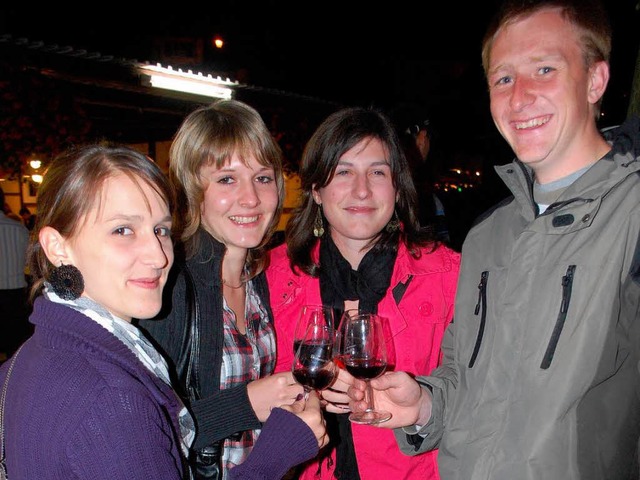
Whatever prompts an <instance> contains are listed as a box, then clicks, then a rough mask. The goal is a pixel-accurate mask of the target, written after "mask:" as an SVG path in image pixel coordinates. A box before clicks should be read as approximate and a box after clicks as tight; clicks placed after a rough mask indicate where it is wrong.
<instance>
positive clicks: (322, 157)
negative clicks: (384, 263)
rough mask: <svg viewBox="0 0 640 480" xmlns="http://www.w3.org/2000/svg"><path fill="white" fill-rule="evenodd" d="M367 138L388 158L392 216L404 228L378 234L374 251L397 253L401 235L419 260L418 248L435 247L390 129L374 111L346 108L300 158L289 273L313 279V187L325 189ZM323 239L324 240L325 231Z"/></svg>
mask: <svg viewBox="0 0 640 480" xmlns="http://www.w3.org/2000/svg"><path fill="white" fill-rule="evenodd" d="M371 138H377V139H378V140H380V141H381V142H382V144H383V145H384V147H385V149H386V150H387V152H388V155H389V164H390V167H391V177H392V180H393V186H394V188H395V189H396V192H397V201H396V213H397V214H398V219H399V220H400V222H401V223H402V225H403V227H402V229H401V231H396V232H387V231H386V230H385V229H383V230H382V231H381V232H380V234H379V236H378V238H376V239H375V240H374V242H375V245H374V246H373V248H380V249H386V248H396V246H397V242H396V239H397V236H398V235H400V236H401V240H402V241H404V242H405V244H406V245H407V247H408V248H409V250H410V251H411V252H412V254H414V255H415V256H419V250H418V249H417V247H418V246H420V245H425V244H427V243H428V242H433V241H434V240H433V236H432V233H431V232H430V231H428V230H421V229H420V224H419V223H418V219H417V198H418V197H417V193H416V189H415V186H414V183H413V180H412V177H411V171H410V169H409V165H408V164H407V160H406V157H405V155H404V153H403V150H402V147H401V145H400V141H399V139H398V136H397V134H396V132H395V129H394V127H393V124H392V123H391V122H390V120H389V119H388V118H387V117H386V116H385V115H384V114H382V113H381V112H379V111H377V110H375V109H373V108H361V107H353V108H345V109H342V110H339V111H337V112H335V113H333V114H331V115H330V116H329V117H327V119H326V120H325V121H324V122H322V124H320V126H319V127H318V128H317V129H316V131H315V132H314V134H313V135H312V136H311V139H310V140H309V142H308V143H307V145H306V146H305V149H304V152H303V154H302V165H301V168H300V192H301V197H300V203H299V204H298V206H297V207H296V208H295V210H294V212H293V214H292V216H291V218H290V219H289V221H288V222H287V227H286V242H287V248H288V253H289V259H290V262H291V268H292V269H294V271H295V269H296V267H297V268H299V269H300V270H301V271H302V272H305V273H307V274H308V275H312V276H317V275H318V268H319V265H318V264H317V263H315V262H314V261H313V259H312V250H313V247H314V245H315V244H316V242H317V241H318V239H317V238H316V237H314V235H313V223H314V220H315V218H316V216H317V215H318V213H320V214H322V211H321V209H320V207H319V206H318V205H317V204H316V202H315V201H314V200H313V194H312V191H313V187H314V186H315V187H316V189H318V188H322V187H325V186H326V185H328V184H329V182H331V179H332V178H333V175H334V173H335V170H336V167H337V165H338V162H339V160H340V157H342V155H344V154H345V153H346V152H347V151H348V150H350V149H351V148H353V147H354V146H355V145H357V144H358V143H360V142H361V141H362V140H365V139H371ZM323 220H324V218H323ZM325 221H326V220H325ZM327 230H328V229H327ZM325 235H329V233H328V231H327V233H325Z"/></svg>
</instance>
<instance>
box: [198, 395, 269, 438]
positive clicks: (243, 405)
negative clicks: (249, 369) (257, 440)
mask: <svg viewBox="0 0 640 480" xmlns="http://www.w3.org/2000/svg"><path fill="white" fill-rule="evenodd" d="M191 412H192V413H193V417H194V419H195V421H196V430H197V434H196V439H195V441H194V443H193V448H195V449H199V448H202V447H205V446H207V445H210V444H212V443H213V442H215V441H216V440H220V439H222V438H226V437H228V436H229V435H232V434H234V433H236V432H242V431H245V430H254V429H257V428H262V423H261V422H260V421H259V420H258V417H257V416H256V413H255V412H254V411H253V408H252V407H251V402H250V401H249V394H248V392H247V386H246V384H245V385H241V386H237V387H234V388H229V389H226V390H220V391H219V392H218V393H215V394H213V395H210V396H208V397H206V398H203V399H201V400H196V401H194V402H192V403H191Z"/></svg>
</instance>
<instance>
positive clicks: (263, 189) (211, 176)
mask: <svg viewBox="0 0 640 480" xmlns="http://www.w3.org/2000/svg"><path fill="white" fill-rule="evenodd" d="M245 160H246V161H243V160H242V159H241V158H240V157H239V156H238V155H237V154H233V155H232V156H231V159H230V160H229V161H228V162H227V163H226V164H224V165H223V166H222V167H221V168H217V167H216V166H215V165H207V166H204V167H202V169H201V170H200V177H201V178H202V179H203V182H204V185H205V192H204V200H203V202H202V205H201V209H200V210H201V215H202V225H203V226H204V228H205V229H206V230H207V231H208V232H209V233H210V234H211V235H213V237H215V238H216V239H217V240H218V241H220V242H222V243H224V244H225V245H226V247H227V249H228V250H230V249H234V248H237V249H242V250H247V249H250V248H255V247H257V246H258V245H260V243H261V242H262V240H263V238H264V236H265V233H266V232H267V229H268V228H269V225H270V224H271V221H272V219H273V216H274V215H275V212H276V209H277V207H278V187H277V185H276V181H275V175H274V171H273V168H271V167H266V166H264V165H260V164H259V163H258V161H257V160H256V159H255V158H253V157H249V158H246V159H245Z"/></svg>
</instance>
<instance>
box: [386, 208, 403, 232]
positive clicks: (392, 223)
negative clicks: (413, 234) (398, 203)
mask: <svg viewBox="0 0 640 480" xmlns="http://www.w3.org/2000/svg"><path fill="white" fill-rule="evenodd" d="M399 228H400V219H399V218H398V212H396V211H395V210H394V211H393V217H391V220H389V223H387V225H386V226H385V227H384V229H385V230H386V231H387V232H388V233H393V232H395V231H397V230H398V229H399Z"/></svg>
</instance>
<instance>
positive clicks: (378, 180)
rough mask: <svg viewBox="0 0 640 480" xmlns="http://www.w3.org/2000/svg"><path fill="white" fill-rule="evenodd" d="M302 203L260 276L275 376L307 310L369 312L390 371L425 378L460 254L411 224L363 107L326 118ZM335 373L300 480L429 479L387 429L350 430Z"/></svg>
mask: <svg viewBox="0 0 640 480" xmlns="http://www.w3.org/2000/svg"><path fill="white" fill-rule="evenodd" d="M300 177H301V199H300V204H299V206H298V208H297V209H296V210H295V212H294V214H293V216H292V217H291V219H290V220H289V222H288V224H287V228H286V245H281V246H280V247H278V248H276V249H275V250H273V251H272V252H271V259H270V266H269V268H268V270H267V278H268V281H269V289H270V296H271V306H272V308H273V313H274V319H275V328H276V336H277V352H278V353H277V365H276V371H284V370H288V369H290V368H291V362H292V360H293V330H294V328H295V323H296V320H297V318H298V314H299V312H300V309H301V307H302V305H304V304H320V303H322V304H324V305H327V306H330V307H332V308H333V309H334V313H335V322H336V323H337V322H338V321H339V319H340V316H341V314H342V312H343V311H344V310H347V309H350V308H357V309H359V310H360V311H362V312H377V313H379V314H380V315H382V316H384V317H387V318H388V319H389V324H390V332H389V333H388V335H389V337H390V338H389V339H388V343H389V344H390V345H391V347H392V351H394V354H393V356H394V363H395V365H394V367H392V368H395V369H399V370H406V371H408V372H411V373H413V374H415V375H425V374H428V373H429V372H430V371H431V370H432V369H433V368H435V367H436V366H437V365H438V363H439V361H440V356H441V355H440V342H441V340H442V336H443V334H444V331H445V329H446V327H447V325H448V324H449V322H450V321H451V318H452V316H453V302H454V296H455V290H456V284H457V276H458V269H459V263H460V258H459V254H458V253H456V252H454V251H453V250H451V249H449V248H447V247H445V246H444V245H442V244H439V243H438V242H437V241H436V240H435V234H434V232H433V230H432V229H431V228H429V227H427V228H421V227H420V225H419V223H418V220H417V212H416V208H417V207H416V205H417V195H416V190H415V187H414V184H413V182H412V179H411V173H410V170H409V167H408V165H407V162H406V159H405V157H404V155H403V153H402V149H401V146H400V144H399V142H398V138H397V136H396V133H395V132H394V129H393V126H392V125H391V123H390V122H389V120H388V118H387V117H385V116H384V115H383V114H381V113H379V112H377V111H375V110H373V109H365V108H347V109H343V110H340V111H338V112H336V113H334V114H332V115H331V116H329V117H328V118H327V119H326V120H325V121H324V122H323V123H322V124H321V125H320V126H319V127H318V129H317V130H316V132H315V133H314V134H313V136H312V137H311V139H310V140H309V143H308V144H307V146H306V149H305V151H304V154H303V158H302V165H301V170H300ZM352 381H353V377H351V376H350V375H349V374H348V373H347V372H346V371H344V370H341V371H340V376H339V378H338V380H337V381H336V382H335V383H334V384H333V385H332V387H331V388H330V389H328V390H324V391H322V397H323V399H324V401H325V402H326V416H327V426H328V428H331V430H330V431H329V434H330V437H331V443H330V445H329V446H328V447H327V448H325V449H324V450H322V451H321V452H320V454H319V456H318V457H317V458H316V459H315V460H313V461H312V462H310V463H307V464H306V465H304V466H303V468H302V469H301V471H300V475H301V478H302V479H316V478H320V479H332V478H339V479H348V480H357V479H361V480H374V479H384V480H391V479H393V480H399V479H413V478H420V479H437V478H438V471H437V466H436V454H437V452H435V451H434V452H429V453H427V454H424V455H419V456H414V457H409V456H406V455H403V454H402V453H401V452H400V450H399V449H398V447H397V443H396V441H395V439H394V436H393V432H392V431H391V430H383V429H378V428H373V427H370V426H366V425H357V424H351V423H350V422H349V420H348V410H347V408H348V407H347V404H348V398H347V396H346V394H345V392H346V389H347V388H348V386H349V384H350V383H351V382H352Z"/></svg>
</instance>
